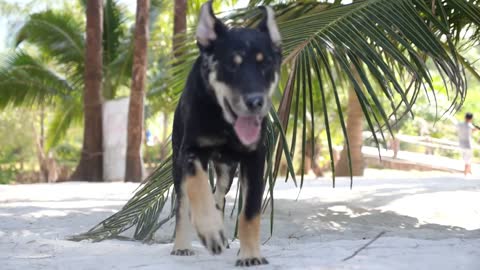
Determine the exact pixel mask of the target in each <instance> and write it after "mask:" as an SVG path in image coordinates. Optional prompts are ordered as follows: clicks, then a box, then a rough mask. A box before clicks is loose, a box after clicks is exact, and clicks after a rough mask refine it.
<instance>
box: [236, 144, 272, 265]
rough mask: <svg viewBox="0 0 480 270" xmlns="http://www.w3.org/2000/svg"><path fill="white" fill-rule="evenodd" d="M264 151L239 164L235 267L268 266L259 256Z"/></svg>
mask: <svg viewBox="0 0 480 270" xmlns="http://www.w3.org/2000/svg"><path fill="white" fill-rule="evenodd" d="M264 167H265V151H264V150H263V149H259V150H257V151H255V152H253V153H251V154H250V155H249V156H248V157H246V158H245V159H244V160H242V161H241V163H240V182H241V188H242V194H243V207H242V211H241V213H240V217H239V221H238V222H239V223H238V235H239V238H240V253H239V258H238V260H237V262H236V266H252V265H260V264H268V261H267V260H266V259H265V258H263V257H262V256H261V255H260V217H261V215H260V211H261V205H262V197H263V190H264V188H265V183H264V181H263V172H264Z"/></svg>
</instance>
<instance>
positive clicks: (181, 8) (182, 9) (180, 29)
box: [172, 0, 187, 57]
mask: <svg viewBox="0 0 480 270" xmlns="http://www.w3.org/2000/svg"><path fill="white" fill-rule="evenodd" d="M186 30H187V0H175V4H174V12H173V46H172V47H173V53H174V55H175V57H178V56H179V55H180V52H178V51H177V49H178V48H179V46H180V44H182V43H183V41H184V39H185V36H184V34H185V31H186Z"/></svg>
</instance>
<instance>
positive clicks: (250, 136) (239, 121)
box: [225, 99, 263, 145]
mask: <svg viewBox="0 0 480 270" xmlns="http://www.w3.org/2000/svg"><path fill="white" fill-rule="evenodd" d="M225 104H226V105H227V106H226V107H227V109H228V110H229V111H230V113H231V114H232V116H233V117H234V119H235V121H234V123H233V129H234V130H235V133H236V134H237V137H238V139H239V140H240V142H241V143H242V144H244V145H251V144H254V143H256V142H257V141H258V140H259V139H260V131H261V129H262V118H263V117H262V116H260V115H249V116H238V115H237V114H236V113H235V112H234V111H233V109H232V107H231V106H230V103H229V102H228V100H226V99H225Z"/></svg>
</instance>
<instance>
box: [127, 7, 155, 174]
mask: <svg viewBox="0 0 480 270" xmlns="http://www.w3.org/2000/svg"><path fill="white" fill-rule="evenodd" d="M149 8H150V0H137V17H136V21H135V44H134V51H133V70H132V90H131V92H130V104H129V107H128V134H127V138H128V139H127V143H128V145H127V160H126V162H127V163H126V172H125V181H133V182H140V181H141V180H142V174H143V162H142V157H141V153H140V150H141V146H142V138H143V117H144V108H143V100H144V96H145V91H144V89H145V80H146V73H147V43H148V19H149Z"/></svg>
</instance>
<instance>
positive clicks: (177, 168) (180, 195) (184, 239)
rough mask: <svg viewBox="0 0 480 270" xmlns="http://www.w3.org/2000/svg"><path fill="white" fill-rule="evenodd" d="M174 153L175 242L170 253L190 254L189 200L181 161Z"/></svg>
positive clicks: (191, 251) (190, 225) (191, 231)
mask: <svg viewBox="0 0 480 270" xmlns="http://www.w3.org/2000/svg"><path fill="white" fill-rule="evenodd" d="M177 157H178V155H176V154H174V159H173V160H174V162H173V178H174V184H175V193H176V209H175V210H176V216H175V221H176V224H175V243H174V245H173V250H172V252H171V254H172V255H176V256H191V255H194V252H193V250H192V236H193V234H192V233H193V230H192V229H193V228H192V222H191V218H190V202H189V200H188V196H187V194H186V192H185V187H184V182H183V168H182V166H183V162H182V161H181V160H180V159H178V158H177Z"/></svg>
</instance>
